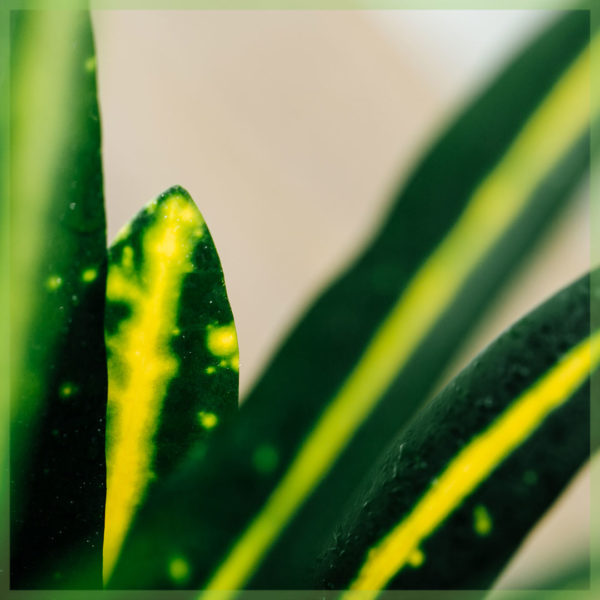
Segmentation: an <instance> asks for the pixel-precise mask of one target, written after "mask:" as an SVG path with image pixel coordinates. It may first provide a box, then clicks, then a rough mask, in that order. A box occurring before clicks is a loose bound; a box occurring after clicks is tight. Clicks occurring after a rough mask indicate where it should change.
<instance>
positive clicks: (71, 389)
mask: <svg viewBox="0 0 600 600" xmlns="http://www.w3.org/2000/svg"><path fill="white" fill-rule="evenodd" d="M10 33H11V62H10V67H11V72H10V78H11V79H10V106H11V112H10V136H11V137H10V192H11V195H10V219H11V221H10V228H11V229H10V251H11V258H10V269H11V290H10V293H11V297H10V304H11V306H10V319H11V332H10V333H11V365H10V368H11V390H10V391H11V407H10V408H11V432H10V433H11V438H10V450H11V457H10V458H11V460H10V465H11V496H10V499H11V502H10V524H11V587H12V588H16V589H18V588H36V587H38V588H39V587H44V588H64V587H72V586H76V587H79V588H82V587H83V588H88V587H100V585H101V560H102V553H101V549H102V529H103V516H104V495H105V461H104V421H105V413H106V389H107V378H106V359H105V349H104V339H103V318H102V314H103V309H104V271H105V255H106V238H105V218H104V206H103V191H102V168H101V159H100V123H99V116H98V105H97V100H96V75H95V54H94V47H93V40H92V32H91V28H90V23H89V17H88V14H87V13H86V12H83V11H35V10H30V11H12V13H11V32H10ZM84 565H85V568H83V566H84Z"/></svg>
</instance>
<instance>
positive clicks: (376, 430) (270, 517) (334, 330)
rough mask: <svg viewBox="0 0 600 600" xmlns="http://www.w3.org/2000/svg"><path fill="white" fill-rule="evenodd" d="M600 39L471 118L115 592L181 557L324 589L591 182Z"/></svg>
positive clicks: (549, 45)
mask: <svg viewBox="0 0 600 600" xmlns="http://www.w3.org/2000/svg"><path fill="white" fill-rule="evenodd" d="M588 40H589V15H588V13H587V12H584V11H581V12H578V11H574V12H570V13H567V14H566V15H564V16H563V17H562V18H561V19H560V20H559V21H558V22H557V23H555V24H554V25H553V26H552V27H551V28H550V29H549V30H547V31H546V32H544V33H543V34H542V35H541V36H540V37H539V38H538V39H537V40H536V41H534V42H533V43H532V44H531V45H530V46H529V47H528V48H527V49H525V50H524V51H523V52H522V53H521V54H520V55H519V56H518V57H517V58H516V59H515V60H514V61H513V62H512V63H511V64H510V65H509V66H508V68H507V69H506V70H505V71H504V72H503V73H502V74H501V75H500V76H499V77H498V78H497V79H496V80H495V81H494V82H493V83H492V84H491V85H490V86H489V87H488V88H487V89H486V90H485V91H484V92H483V93H482V94H481V95H480V96H479V97H478V98H477V99H476V100H475V101H474V102H473V103H472V104H471V105H470V106H469V107H467V109H466V110H465V111H464V113H463V114H461V115H460V116H459V117H458V118H457V120H456V121H455V122H454V123H453V124H452V125H451V127H450V128H449V129H448V130H447V131H446V133H445V134H444V135H443V136H442V137H441V138H440V140H439V141H438V142H437V144H436V145H435V146H433V148H432V149H431V150H430V152H429V153H428V154H427V155H426V156H425V157H424V158H423V160H422V162H421V163H420V165H419V166H418V167H417V169H416V170H415V172H414V173H413V175H412V176H411V177H410V178H409V180H408V182H407V184H406V186H405V187H404V189H403V190H402V191H401V192H400V193H399V194H398V196H397V198H396V200H395V203H394V205H393V207H392V209H391V211H390V213H389V215H388V217H387V220H386V222H385V224H384V225H383V227H382V228H381V230H380V231H379V232H378V234H377V235H376V237H375V238H374V240H373V242H372V243H371V245H370V246H369V248H368V249H367V250H366V251H365V252H364V254H363V255H362V256H361V257H360V258H359V259H358V260H357V261H356V262H355V264H354V265H352V266H351V267H350V269H349V270H348V271H347V272H346V273H345V274H344V275H342V276H341V277H340V278H339V279H338V280H337V281H336V282H335V283H334V284H333V285H332V286H331V287H330V288H329V289H328V290H327V291H326V292H325V293H324V294H323V295H322V296H321V297H320V298H319V299H318V300H317V301H316V302H315V303H314V305H313V306H312V307H311V308H310V309H309V311H308V312H307V314H306V315H305V316H304V318H303V319H302V320H301V321H300V322H299V323H298V325H297V326H296V327H295V329H294V330H293V331H292V333H291V335H290V336H289V338H288V339H287V341H285V342H284V344H283V346H282V347H281V348H280V350H279V352H278V353H277V355H276V357H275V359H274V360H273V362H272V364H271V366H270V367H269V369H268V370H267V371H266V373H265V374H264V376H263V377H262V379H261V380H260V381H259V382H258V384H257V385H256V387H255V388H254V390H253V392H252V393H251V394H250V396H249V398H248V399H247V401H246V402H245V403H244V405H243V406H242V409H241V411H240V419H239V420H238V422H237V423H236V424H235V426H232V427H230V428H224V429H223V430H222V431H221V432H219V434H218V435H217V436H215V440H214V442H215V443H214V444H212V445H211V447H210V448H209V450H208V452H207V453H206V456H204V457H196V458H194V457H190V459H189V461H188V462H187V463H186V464H185V465H184V466H182V468H181V469H179V470H178V472H177V474H176V475H174V476H173V478H172V479H171V480H170V481H169V482H167V483H166V484H165V486H163V488H162V489H161V490H158V489H157V490H156V493H155V494H150V495H149V496H148V500H147V503H146V505H145V506H144V508H143V509H142V510H141V511H140V513H139V517H138V519H137V521H136V524H135V525H134V527H133V529H132V532H131V534H130V536H129V538H128V539H127V540H126V543H125V546H124V550H123V553H122V559H121V561H120V562H119V563H118V564H117V567H116V569H115V571H114V575H113V579H112V580H111V585H114V586H115V587H123V588H135V587H150V588H152V587H159V588H168V587H173V586H177V585H181V583H180V582H177V581H174V580H173V578H172V577H171V575H170V572H169V569H168V565H169V557H170V556H171V554H173V553H176V554H177V555H178V556H180V557H182V560H185V561H187V564H188V569H189V577H188V578H187V580H186V582H185V585H189V586H194V587H206V588H207V589H210V590H213V589H221V590H235V589H238V588H242V587H246V586H248V587H252V588H258V589H266V588H275V589H294V588H296V589H297V588H306V587H310V586H311V585H312V579H311V577H310V575H309V574H308V573H307V571H306V570H307V568H308V565H309V563H308V562H307V559H306V557H307V556H316V554H317V553H318V551H319V550H320V548H321V547H322V544H323V543H324V541H325V540H326V539H327V536H328V534H329V533H330V531H331V526H332V523H333V522H334V521H335V518H336V517H337V516H338V514H339V511H340V508H341V506H342V505H343V504H344V503H345V502H346V500H347V498H348V496H349V495H350V494H351V493H352V492H353V490H354V489H355V488H356V486H357V485H358V483H359V482H360V480H361V479H362V478H363V477H364V476H365V473H366V472H367V471H368V470H369V469H370V468H371V467H372V464H373V462H374V460H375V458H376V456H377V455H378V454H379V453H380V451H381V448H382V447H383V446H384V445H385V444H386V443H387V442H388V441H389V440H390V439H391V438H392V436H393V435H394V434H395V433H396V432H397V431H398V429H399V428H400V427H401V426H402V425H403V424H404V423H405V421H406V420H407V418H408V417H409V416H410V415H412V414H413V412H414V410H415V409H416V408H417V407H418V406H419V404H420V403H421V402H422V400H423V398H424V397H425V396H426V395H427V393H428V392H429V391H430V390H431V387H432V386H433V384H434V383H435V381H436V378H437V377H438V375H439V374H440V372H441V370H442V369H443V368H444V366H445V365H446V364H447V362H448V359H449V357H451V356H452V354H453V352H454V351H455V350H456V347H457V346H458V345H459V343H460V342H461V341H462V340H463V339H464V338H465V336H466V333H467V332H468V330H469V329H470V328H471V327H472V326H473V325H474V323H475V322H476V318H477V317H478V316H479V314H480V313H481V312H482V310H483V309H484V307H485V306H486V304H487V302H488V300H489V299H490V297H491V296H492V295H493V294H494V293H495V292H496V291H497V289H498V287H499V285H500V284H501V283H502V282H503V281H504V280H505V279H506V278H507V277H508V276H509V274H510V273H511V272H512V271H513V270H514V269H515V266H516V265H517V264H518V263H519V261H520V260H521V258H522V257H523V255H524V254H525V253H526V251H527V250H528V249H529V248H530V247H531V246H532V244H533V243H534V242H535V240H536V239H538V238H539V236H540V235H541V234H542V232H543V231H544V230H545V229H546V226H547V225H548V223H549V222H550V220H551V218H552V216H553V215H554V214H555V213H556V212H557V210H558V209H559V207H560V206H562V205H564V204H565V202H566V201H567V199H568V198H569V195H570V192H571V190H572V189H573V187H574V186H575V185H576V183H577V182H578V181H579V180H580V178H581V175H582V174H583V173H584V171H585V170H586V168H587V166H588V160H589V148H588V145H589V140H588V128H589V123H590V106H589V93H588V92H589V52H590V50H589V46H588ZM207 490H210V493H207ZM190 532H193V533H190ZM198 532H201V534H199V533H198ZM159 540H160V542H158V541H159ZM432 585H435V583H434V582H432Z"/></svg>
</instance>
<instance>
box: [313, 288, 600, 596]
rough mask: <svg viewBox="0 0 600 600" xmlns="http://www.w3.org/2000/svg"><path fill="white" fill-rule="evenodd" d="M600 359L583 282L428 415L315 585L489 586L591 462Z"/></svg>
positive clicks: (401, 442) (351, 515)
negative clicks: (592, 398) (592, 395)
mask: <svg viewBox="0 0 600 600" xmlns="http://www.w3.org/2000/svg"><path fill="white" fill-rule="evenodd" d="M591 299H592V302H595V303H596V304H597V303H598V302H599V301H600V289H597V288H596V289H595V290H594V291H593V295H592V298H591ZM599 363H600V333H598V330H596V331H594V332H592V333H591V334H590V283H589V276H586V277H585V278H583V279H582V280H579V281H577V282H575V283H574V284H572V285H571V286H570V287H568V288H566V289H565V290H562V291H561V292H559V293H558V294H556V295H555V296H554V297H553V298H551V299H550V300H548V301H547V302H545V303H544V304H543V305H541V306H540V307H539V308H537V309H536V310H535V311H533V312H532V313H530V314H528V315H527V316H526V317H524V318H523V319H521V320H520V321H519V322H518V323H517V324H515V325H514V326H513V327H511V328H510V329H509V330H508V331H507V332H505V333H504V334H503V335H502V336H500V338H498V339H497V340H496V341H495V342H494V343H493V344H491V345H490V346H489V347H488V348H487V349H486V350H485V351H484V352H483V353H482V354H480V355H479V356H478V357H477V358H476V359H475V360H474V361H473V362H472V363H471V364H470V365H469V366H468V367H467V368H466V369H464V370H463V371H462V372H461V373H460V374H459V375H458V376H457V377H456V378H455V379H454V380H453V381H452V382H451V383H450V384H448V386H446V388H445V389H444V390H443V391H442V392H441V393H440V394H439V395H438V396H436V398H434V399H433V400H432V401H431V402H430V403H428V404H427V405H426V406H425V407H424V408H423V409H422V410H421V411H419V413H418V415H417V417H416V418H415V419H414V421H413V422H412V423H411V424H410V426H409V427H408V428H407V430H406V431H405V432H403V433H402V434H401V435H400V436H399V437H398V438H397V440H396V441H395V442H394V443H393V445H392V447H391V448H390V449H389V451H388V452H387V454H386V456H385V457H384V458H383V459H382V461H381V464H380V466H379V468H378V469H377V471H376V474H375V475H374V476H373V477H372V478H371V479H370V481H368V482H367V483H366V484H365V485H364V487H363V490H362V493H359V494H357V496H356V498H355V500H354V502H353V506H352V508H351V509H350V510H349V511H348V513H347V514H346V515H345V517H344V518H343V519H342V522H341V524H340V525H339V526H338V528H337V529H336V532H335V535H334V537H332V539H331V540H330V544H329V548H328V549H327V551H326V553H325V554H324V556H323V558H322V566H321V571H322V572H321V576H320V577H318V579H317V581H316V582H315V587H316V588H321V587H323V588H327V589H348V590H365V598H375V597H377V596H378V595H379V592H378V591H377V590H382V589H385V588H387V587H391V588H394V589H431V588H432V587H435V588H436V589H485V588H488V587H489V586H490V585H491V584H492V583H493V581H494V579H495V578H496V577H497V576H498V575H499V573H500V571H501V569H502V568H503V567H504V565H505V564H506V562H507V561H508V559H509V558H510V556H511V555H512V553H513V552H514V551H515V549H516V548H517V547H518V545H519V544H520V542H521V541H522V540H523V538H524V537H525V535H526V534H527V533H528V531H529V530H530V528H531V527H532V526H533V525H534V524H535V523H536V522H537V520H538V519H539V518H540V516H541V515H542V514H543V513H544V512H545V511H546V510H547V509H548V508H549V506H550V505H551V503H552V502H553V501H554V500H555V499H556V497H557V496H558V494H559V493H560V491H561V490H562V489H563V488H564V487H565V486H566V484H567V483H568V481H569V480H570V479H571V477H572V476H573V475H574V474H575V472H576V470H577V469H578V468H579V467H581V466H582V464H583V463H584V462H585V461H586V460H587V459H588V458H589V453H590V437H589V430H590V419H589V409H590V403H589V383H590V381H589V378H590V372H591V371H593V370H595V369H596V368H597V366H598V364H599ZM432 582H435V586H432ZM366 590H370V591H366ZM351 593H352V592H351V591H349V592H347V594H348V598H350V597H351ZM342 597H344V595H343V594H342Z"/></svg>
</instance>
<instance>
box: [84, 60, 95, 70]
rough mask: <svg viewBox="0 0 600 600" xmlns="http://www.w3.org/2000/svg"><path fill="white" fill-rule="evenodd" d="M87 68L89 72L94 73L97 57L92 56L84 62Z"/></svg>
mask: <svg viewBox="0 0 600 600" xmlns="http://www.w3.org/2000/svg"><path fill="white" fill-rule="evenodd" d="M84 67H85V70H86V71H87V72H88V73H92V72H93V71H95V70H96V57H95V56H90V57H89V58H88V59H87V60H86V61H85V63H84Z"/></svg>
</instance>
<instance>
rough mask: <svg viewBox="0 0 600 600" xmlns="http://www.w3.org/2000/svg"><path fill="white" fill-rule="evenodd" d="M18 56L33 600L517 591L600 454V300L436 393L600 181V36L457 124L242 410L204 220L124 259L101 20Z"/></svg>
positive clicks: (14, 511) (166, 223)
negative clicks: (515, 570) (599, 90)
mask: <svg viewBox="0 0 600 600" xmlns="http://www.w3.org/2000/svg"><path fill="white" fill-rule="evenodd" d="M10 43H11V54H10V107H11V111H10V172H9V175H10V219H11V220H10V225H11V236H12V237H11V259H10V269H11V312H10V317H11V344H12V345H11V363H10V366H11V378H10V392H11V404H10V585H11V588H12V589H44V588H53V589H102V588H105V589H145V590H148V589H179V588H183V589H189V590H196V592H194V594H195V597H202V596H204V595H206V591H208V590H222V591H224V593H223V594H222V595H220V596H219V597H220V598H227V599H229V598H233V597H235V596H236V594H238V593H239V590H243V589H261V590H269V589H274V590H307V592H306V596H305V597H306V598H310V597H313V595H311V594H316V592H310V591H309V590H330V591H329V592H326V594H330V596H331V598H343V599H344V600H347V599H349V598H350V597H352V598H355V597H356V598H375V597H377V596H378V595H379V594H380V593H381V591H382V590H386V589H412V590H419V589H437V590H439V589H478V590H486V589H488V588H490V587H491V586H492V585H493V583H494V581H495V580H496V579H497V577H498V575H499V574H500V572H501V571H502V569H503V567H504V566H505V565H506V563H507V561H508V560H509V559H510V557H511V556H512V555H513V554H514V552H515V551H516V550H517V549H518V548H519V546H520V544H521V543H522V541H523V540H524V538H525V536H526V535H527V534H528V532H529V531H530V530H531V528H532V527H533V526H534V525H535V524H536V522H537V521H538V520H539V519H540V518H541V516H542V515H544V513H545V512H546V511H547V510H548V509H549V507H550V506H551V505H552V504H553V503H554V501H555V500H556V498H557V497H558V495H559V494H560V493H561V491H562V490H563V489H564V488H565V486H566V485H567V484H568V482H569V481H570V480H571V478H572V477H573V476H574V474H575V473H576V472H577V471H578V470H579V468H580V467H581V466H582V465H583V464H584V463H585V462H586V461H587V460H588V459H589V457H590V453H591V451H593V450H594V449H595V447H596V443H597V440H592V442H593V443H592V444H590V416H589V415H590V393H589V390H590V376H591V374H592V373H593V371H594V369H595V368H596V366H597V365H598V362H599V361H600V345H599V342H600V338H599V336H600V333H599V332H597V330H596V329H595V327H594V324H593V323H591V321H590V305H591V303H594V302H597V301H598V300H599V299H600V288H598V286H597V285H594V283H595V278H594V277H590V275H586V276H584V277H583V278H581V279H579V280H578V281H575V282H574V283H572V284H571V285H569V286H568V287H566V288H565V289H563V290H561V291H558V292H557V293H556V295H555V296H553V297H552V298H550V299H548V300H547V301H546V302H545V303H543V304H542V305H541V306H539V307H538V308H537V309H536V310H534V311H533V312H531V313H530V314H528V315H526V316H524V317H523V318H522V319H521V320H520V321H518V322H517V323H515V324H514V325H513V326H512V327H511V328H510V329H508V330H507V331H506V332H505V333H503V334H502V335H501V336H500V337H499V338H498V339H497V340H496V341H495V342H493V343H492V344H491V345H490V346H489V347H488V348H486V349H485V350H484V351H483V352H481V353H480V354H479V355H478V356H477V357H476V358H475V359H474V360H473V361H472V362H471V364H470V365H468V366H467V367H466V368H465V369H464V370H463V371H462V372H461V373H460V374H459V375H458V376H457V377H456V378H455V379H454V380H452V381H451V382H450V383H449V384H448V385H447V386H446V387H445V388H443V390H442V391H441V392H440V393H438V394H437V395H435V397H433V398H430V395H431V393H432V391H433V389H434V386H435V385H436V382H437V381H438V380H439V377H440V375H441V374H442V371H443V369H444V368H445V367H446V366H447V365H448V363H449V361H450V359H451V358H452V357H453V355H454V354H455V353H456V351H457V349H458V348H459V346H460V344H461V342H462V341H463V340H464V339H465V338H466V336H467V334H468V333H469V332H470V331H471V330H472V329H473V327H474V326H475V324H476V323H477V322H478V319H479V317H480V316H481V315H482V314H483V311H484V309H485V308H486V307H487V306H488V305H489V303H490V301H491V300H492V299H493V298H494V296H495V295H496V294H498V291H499V289H500V288H501V286H502V285H503V284H504V282H505V281H507V280H508V278H509V277H510V275H511V274H512V273H513V272H514V271H515V269H516V268H517V266H518V265H519V263H520V262H521V261H522V260H523V257H524V256H526V255H527V253H528V252H529V251H530V250H531V248H532V247H533V246H534V244H535V243H536V241H537V240H538V239H539V238H540V236H542V235H543V234H544V232H545V231H546V230H547V229H548V226H549V224H551V223H552V221H553V219H554V218H555V216H557V215H560V210H561V208H562V207H564V206H565V205H566V204H567V203H568V202H569V199H570V198H571V196H572V192H573V190H574V188H575V186H577V185H578V184H579V182H580V181H581V180H582V178H583V177H584V176H585V175H586V172H587V171H588V169H589V161H590V128H591V126H592V125H594V123H595V121H596V120H597V119H598V113H599V111H600V107H598V106H597V105H593V104H592V103H591V102H590V95H589V82H590V53H591V48H592V47H593V45H596V46H597V45H598V34H596V33H595V31H594V30H593V27H592V24H591V23H590V18H589V11H586V10H572V11H565V12H564V13H562V14H560V15H559V16H558V17H557V19H556V20H555V21H554V22H553V23H551V24H550V26H549V27H548V28H547V29H546V30H544V31H543V32H542V33H541V34H540V35H539V36H538V37H537V38H536V39H534V40H533V41H531V42H530V43H529V44H528V45H527V46H526V47H525V48H523V49H522V50H521V51H520V53H518V55H516V56H515V57H514V59H513V60H512V61H511V62H510V63H509V64H508V65H507V66H506V67H505V68H504V69H503V70H502V71H501V72H500V73H499V74H498V75H497V77H496V78H495V79H494V80H493V81H491V83H489V85H488V86H487V87H486V88H485V89H483V90H482V91H481V92H480V93H479V94H478V95H477V97H476V98H474V99H473V100H472V101H471V102H470V104H469V105H468V106H466V107H465V108H464V110H463V111H462V112H461V113H460V114H458V115H457V117H456V118H455V119H454V121H453V122H452V123H451V124H450V125H449V126H448V127H447V128H446V130H445V132H444V133H443V135H441V137H440V138H439V139H438V140H437V142H436V143H435V144H434V145H433V146H432V147H431V148H430V149H429V150H428V151H427V152H426V153H425V154H424V156H423V157H422V159H421V161H420V162H419V164H418V165H417V166H416V168H415V169H414V171H413V173H412V175H411V176H410V177H409V178H408V179H407V181H406V183H405V184H404V185H403V187H402V189H399V190H398V192H397V194H396V195H395V198H394V200H393V202H392V203H391V204H390V206H389V211H388V214H387V218H386V219H385V221H384V223H383V225H382V226H381V228H380V229H379V231H377V232H376V234H375V235H374V236H373V237H372V239H371V241H370V243H369V244H368V245H367V246H366V248H365V249H364V251H363V252H362V254H361V255H360V256H359V257H358V258H357V259H356V260H355V261H354V263H353V264H351V265H350V266H349V267H348V268H346V270H345V271H344V272H342V273H340V274H339V276H338V277H337V278H336V279H335V280H334V281H333V282H332V283H331V284H330V285H329V287H327V289H325V291H323V292H322V293H321V294H320V296H318V297H317V298H315V299H314V301H313V303H312V305H311V306H310V308H309V309H308V311H307V312H306V313H305V314H304V316H303V317H302V318H300V319H299V321H298V322H297V323H296V325H295V326H294V327H293V329H292V330H291V333H289V336H288V337H287V339H285V340H284V341H283V343H282V344H281V345H280V347H279V349H278V351H277V352H276V353H275V356H274V358H273V359H272V362H271V364H270V365H269V366H268V367H267V368H266V369H265V371H264V373H263V374H262V376H261V377H260V378H259V380H258V382H257V383H256V385H255V386H254V388H253V389H252V390H251V392H250V393H249V394H248V395H247V397H246V398H245V400H244V402H243V403H242V404H241V405H240V406H239V407H238V372H239V366H240V365H239V358H238V345H237V337H236V328H235V323H234V318H233V315H232V310H231V308H230V306H229V302H228V299H227V294H226V290H225V284H224V278H223V273H222V270H221V265H220V262H219V258H218V255H217V251H216V249H215V246H214V244H213V241H212V238H211V235H210V232H209V230H208V227H207V224H206V223H205V221H204V219H203V218H202V215H201V213H200V212H199V210H198V208H197V207H196V205H195V204H194V202H193V200H192V199H191V197H190V195H189V194H188V193H187V192H186V191H185V190H184V189H183V188H181V187H177V186H176V187H172V188H171V189H169V190H167V191H165V192H164V193H162V194H160V195H159V196H158V197H157V198H156V199H155V200H153V201H151V202H150V203H149V204H146V206H145V207H143V208H142V209H141V211H140V212H139V214H138V215H137V216H136V217H135V218H134V219H133V220H132V221H131V222H130V223H129V224H127V225H125V227H124V228H123V229H122V230H121V232H120V233H119V234H118V235H117V237H116V239H114V240H113V241H112V244H111V245H110V246H109V247H108V250H107V246H106V233H105V214H104V206H103V183H102V164H101V139H100V121H99V112H98V104H97V95H96V58H95V53H94V45H93V39H92V31H91V26H90V19H89V15H88V13H86V12H85V11H72V10H68V11H47V12H43V11H13V12H12V13H11V21H10ZM109 126H110V124H109ZM199 200H200V204H201V199H199ZM248 293H251V290H249V292H248ZM359 590H362V591H363V594H359V595H352V596H351V594H353V593H354V592H355V591H359ZM225 592H226V593H225ZM319 593H320V595H321V596H322V595H323V592H322V591H321V592H319ZM198 594H200V596H198ZM321 596H319V597H321ZM314 597H317V596H316V595H314Z"/></svg>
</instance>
